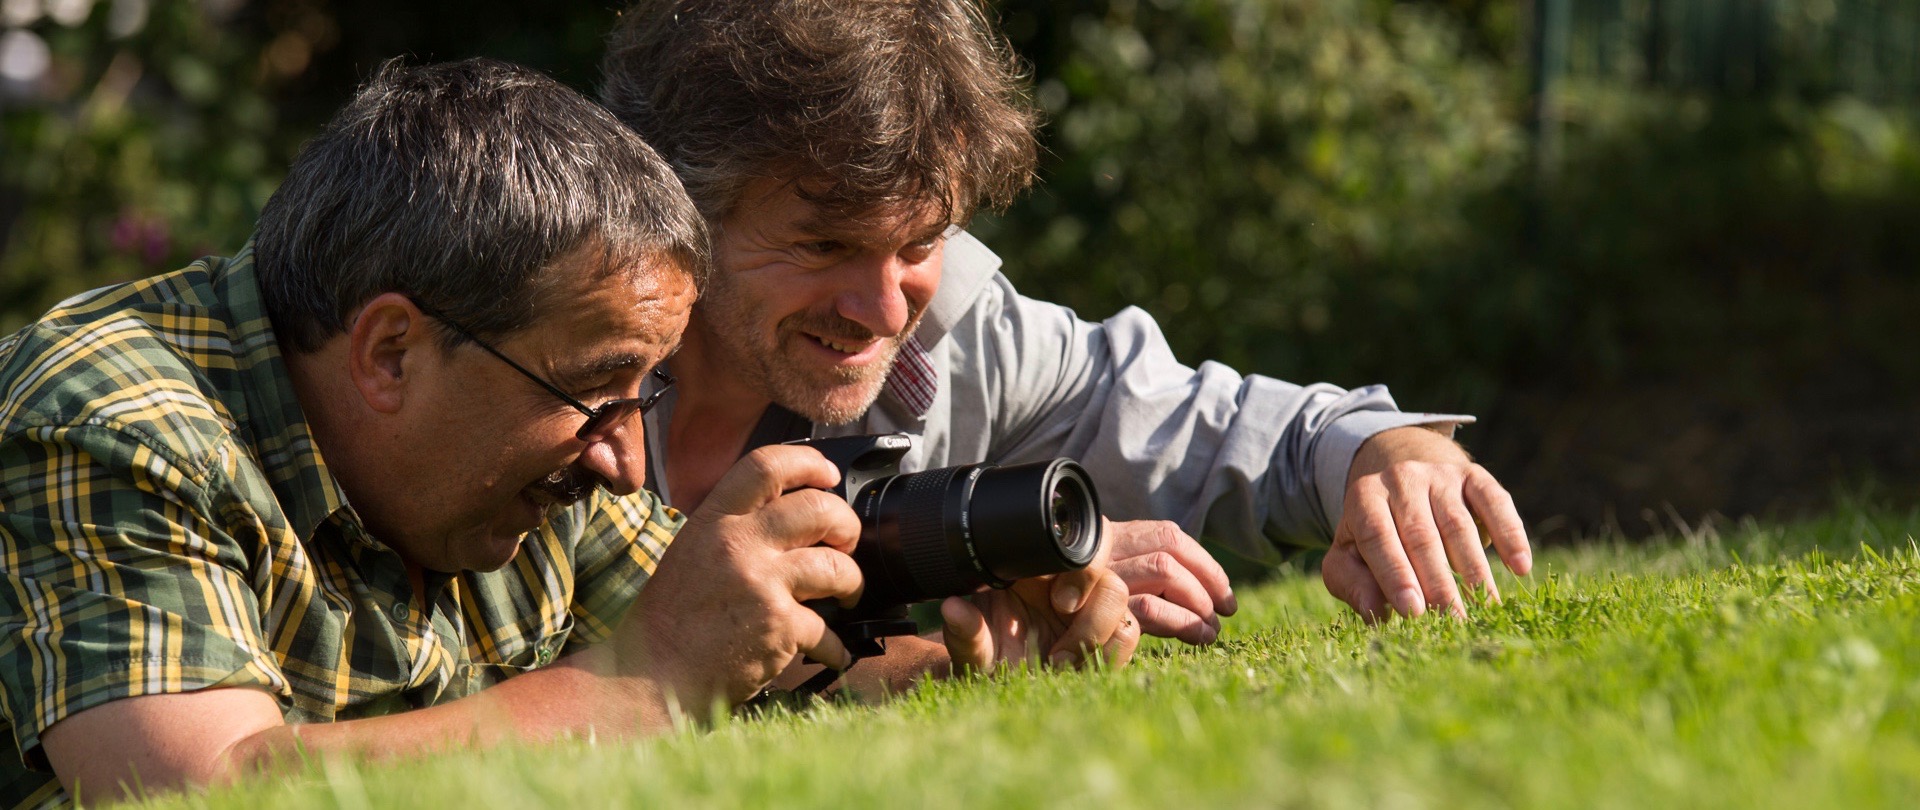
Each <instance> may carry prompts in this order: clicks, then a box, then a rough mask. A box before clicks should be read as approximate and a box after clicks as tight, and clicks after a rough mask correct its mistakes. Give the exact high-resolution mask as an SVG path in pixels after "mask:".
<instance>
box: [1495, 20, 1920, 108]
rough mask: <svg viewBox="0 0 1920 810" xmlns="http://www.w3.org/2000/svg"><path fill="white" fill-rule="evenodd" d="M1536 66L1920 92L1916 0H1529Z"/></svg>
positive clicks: (1745, 85) (1882, 95)
mask: <svg viewBox="0 0 1920 810" xmlns="http://www.w3.org/2000/svg"><path fill="white" fill-rule="evenodd" d="M1532 2H1533V10H1534V15H1535V16H1534V19H1535V20H1537V21H1538V23H1539V24H1538V25H1535V26H1533V28H1532V36H1533V39H1534V43H1533V52H1534V53H1535V54H1536V66H1537V67H1538V68H1544V72H1545V75H1546V76H1547V77H1549V78H1553V77H1558V76H1575V77H1580V76H1588V77H1603V78H1615V79H1624V80H1630V81H1635V82H1640V83H1644V84H1648V85H1655V86H1663V87H1672V88H1678V89H1694V90H1705V91H1710V92H1716V93H1729V94H1750V93H1762V94H1767V93H1791V94H1794V95H1798V96H1802V97H1806V96H1812V97H1824V96H1829V95H1834V94H1838V93H1847V94H1851V95H1855V96H1860V97H1863V98H1868V99H1873V100H1877V101H1883V102H1911V101H1913V100H1914V99H1915V98H1916V97H1920V3H1916V2H1914V0H1532Z"/></svg>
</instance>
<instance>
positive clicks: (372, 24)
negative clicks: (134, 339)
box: [0, 0, 1920, 526]
mask: <svg viewBox="0 0 1920 810" xmlns="http://www.w3.org/2000/svg"><path fill="white" fill-rule="evenodd" d="M61 2H63V3H64V4H65V5H66V6H69V7H72V6H73V4H74V3H81V4H82V5H85V6H87V7H89V8H91V14H90V15H88V16H87V17H86V18H85V19H84V21H83V22H80V23H79V24H76V25H71V26H70V25H67V24H65V23H61V22H56V21H52V20H50V19H39V20H35V21H29V22H27V23H20V22H19V21H6V23H5V24H6V25H11V26H14V27H15V28H17V29H18V30H24V31H29V32H32V33H34V34H35V35H36V36H38V37H40V38H42V39H43V40H44V41H45V42H46V44H47V46H48V50H49V51H50V53H51V62H52V66H51V68H50V69H49V70H48V71H47V72H46V76H44V77H43V78H41V79H39V80H36V81H35V82H33V83H30V84H21V83H18V82H15V83H11V84H0V90H3V91H5V93H6V95H4V96H0V103H4V104H5V105H6V107H5V109H4V116H5V121H4V126H3V127H0V138H3V140H0V149H3V150H4V153H3V155H4V156H3V157H0V330H3V329H9V328H11V327H13V326H17V325H19V324H20V323H23V322H25V321H26V320H27V319H29V318H31V317H32V316H33V315H34V314H35V313H37V312H39V311H41V310H43V309H44V308H45V307H47V306H48V305H50V304H51V303H53V302H54V301H55V300H57V299H58V298H59V297H61V296H64V295H67V294H71V293H73V292H77V291H79V290H83V289H86V288H89V287H92V286H97V285H98V284H101V283H105V282H108V281H112V280H118V279H126V278H132V277H136V276H139V275H143V274H146V273H151V272H158V271H162V270H166V269H170V268H172V267H175V266H178V265H179V264H180V263H182V262H184V261H186V260H188V259H191V258H192V257H194V256H197V255H200V254H203V253H208V252H216V253H217V252H223V251H227V250H231V249H233V248H234V247H235V246H237V245H238V244H239V243H240V242H241V240H243V239H244V238H245V237H246V234H247V232H248V230H249V229H250V225H251V219H252V217H253V216H254V213H255V212H256V211H257V210H258V207H259V206H260V205H261V204H262V203H263V202H264V200H265V198H266V195H267V194H268V193H270V190H271V188H272V187H273V184H274V183H275V182H277V179H278V177H279V176H280V173H281V172H282V170H283V167H284V166H285V164H286V162H287V161H288V160H289V159H290V157H291V155H292V153H293V150H294V148H295V147H296V146H297V144H298V143H299V141H300V140H301V139H302V138H304V137H306V136H307V135H308V134H309V133H311V132H312V131H313V129H314V128H315V127H317V126H318V125H319V124H320V123H321V122H323V121H324V120H325V118H326V117H327V116H328V115H329V114H330V113H331V111H332V110H333V109H334V108H335V107H336V106H337V105H338V104H339V103H340V102H341V101H343V100H344V99H345V97H346V95H347V94H348V93H349V92H350V91H351V88H352V86H353V84H354V83H355V82H357V81H358V80H359V79H360V78H362V77H364V76H365V75H366V74H367V73H368V72H369V71H370V70H371V69H372V68H373V67H374V66H376V65H377V64H378V63H379V62H380V61H382V60H383V59H385V58H388V57H391V56H396V55H407V56H410V57H411V58H414V59H416V60H421V61H432V60H442V59H452V58H459V57H463V56H468V55H473V54H489V55H494V56H500V57H503V58H509V59H514V60H517V61H522V62H525V63H528V64H532V65H534V66H536V67H539V68H541V69H543V70H547V71H549V72H551V73H553V74H555V75H556V76H558V77H560V78H561V79H562V80H564V81H567V82H569V83H572V84H573V85H575V86H576V87H580V88H581V89H583V90H589V91H590V90H591V89H592V84H593V83H594V81H595V79H596V78H597V68H596V67H595V65H596V62H597V58H598V51H599V49H600V43H601V37H602V36H603V34H604V32H605V31H606V30H607V28H608V27H609V26H610V25H611V23H612V20H613V18H614V15H615V10H614V8H613V6H614V5H615V3H614V0H606V2H604V3H597V4H585V5H582V6H579V7H575V8H569V9H565V10H561V9H554V8H547V7H536V6H531V5H529V4H525V3H521V2H518V0H469V1H468V2H453V0H421V1H420V2H413V3H407V4H399V5H396V4H393V3H376V2H372V0H150V3H145V2H141V3H140V4H141V5H143V6H147V5H150V9H149V13H148V14H147V15H146V19H145V23H144V25H142V26H139V27H138V30H137V31H131V32H129V31H126V30H124V29H125V27H126V26H125V25H124V21H122V23H121V24H119V27H118V28H116V23H115V22H114V19H113V17H114V14H115V13H116V10H117V9H119V8H120V7H122V6H123V5H126V4H128V3H136V2H139V0H106V1H105V2H99V3H88V2H87V0H61ZM1536 2H1566V3H1569V4H1570V8H1571V12H1572V13H1571V14H1570V15H1569V19H1570V20H1571V25H1570V30H1569V36H1570V45H1569V48H1568V49H1567V54H1568V61H1567V63H1566V64H1563V65H1556V66H1555V67H1556V70H1555V72H1554V78H1555V82H1554V83H1553V84H1552V85H1551V86H1552V88H1553V95H1552V97H1551V101H1552V103H1551V104H1550V105H1547V106H1546V107H1544V108H1542V109H1546V110H1547V111H1548V112H1549V114H1550V115H1549V118H1547V119H1545V120H1542V121H1539V122H1537V123H1538V124H1539V125H1540V126H1541V128H1542V130H1541V131H1544V132H1548V133H1550V134H1551V135H1553V136H1554V138H1555V141H1554V142H1555V143H1556V144H1557V148H1556V149H1555V150H1552V152H1551V153H1550V154H1547V155H1544V156H1543V155H1541V154H1539V153H1537V152H1536V151H1535V150H1534V148H1533V141H1532V139H1531V138H1530V137H1529V132H1530V131H1531V129H1530V125H1531V124H1533V123H1536V122H1535V121H1534V120H1533V115H1534V110H1535V109H1536V107H1535V105H1534V104H1533V102H1534V99H1532V98H1530V97H1529V88H1530V86H1531V78H1532V74H1531V65H1530V64H1529V62H1528V55H1529V54H1530V53H1532V50H1531V49H1530V47H1529V39H1530V37H1531V36H1532V35H1533V33H1534V32H1533V30H1532V27H1531V14H1530V9H1531V8H1532V7H1533V6H1534V5H1535V4H1536ZM9 5H10V6H14V5H19V4H9ZM29 5H30V4H29ZM998 6H999V10H1000V12H1001V16H1002V20H1003V25H1004V28H1005V30H1006V31H1007V33H1008V35H1009V37H1010V38H1011V39H1012V40H1013V41H1014V44H1015V46H1016V48H1018V49H1019V50H1020V51H1021V53H1022V54H1023V56H1025V57H1026V58H1027V59H1028V60H1030V62H1031V63H1032V65H1033V69H1034V74H1035V85H1034V86H1035V93H1036V97H1037V100H1038V101H1039V102H1040V104H1041V105H1042V106H1043V107H1044V108H1045V110H1046V111H1047V113H1048V116H1049V119H1050V122H1049V125H1048V127H1047V129H1046V131H1045V132H1044V135H1043V137H1044V142H1045V145H1046V147H1047V149H1048V153H1047V155H1046V157H1045V159H1044V160H1043V164H1042V167H1041V178H1042V179H1041V183H1040V185H1039V186H1038V187H1037V188H1036V190H1035V192H1034V193H1033V194H1031V195H1029V196H1028V197H1027V198H1025V199H1023V200H1022V201H1021V202H1019V203H1018V204H1016V205H1015V206H1014V208H1013V209H1012V210H1010V211H1008V212H1006V213H1005V214H1004V215H1001V216H986V217H982V218H981V220H980V221H978V222H977V223H976V230H977V231H978V232H979V233H980V234H981V235H982V236H983V237H984V238H985V239H986V240H987V241H988V242H989V243H990V244H992V245H993V246H994V247H995V248H996V250H998V251H999V252H1000V253H1001V254H1002V255H1003V256H1005V257H1006V258H1007V260H1008V272H1009V274H1011V275H1013V276H1014V278H1015V280H1016V281H1017V282H1018V283H1019V284H1020V285H1021V286H1022V288H1023V289H1024V290H1025V291H1027V292H1028V293H1029V294H1034V295H1038V296H1041V297H1046V298H1052V299H1055V300H1059V301H1062V302H1063V303H1067V304H1070V305H1072V306H1074V307H1075V308H1076V309H1078V310H1079V311H1080V312H1081V314H1082V315H1083V316H1085V317H1090V318H1102V317H1105V316H1107V315H1108V314H1110V313H1112V312H1113V311H1115V310H1117V309H1119V308H1120V307H1122V306H1125V305H1129V304H1137V305H1140V306H1144V307H1146V308H1147V309H1148V310H1150V311H1151V312H1153V313H1154V314H1155V315H1156V316H1157V317H1158V319H1159V321H1160V323H1161V324H1162V326H1163V327H1164V328H1165V330H1166V331H1167V333H1168V336H1169V338H1170V339H1171V340H1172V342H1173V344H1174V346H1175V348H1176V349H1177V350H1178V351H1179V352H1180V353H1181V354H1182V356H1184V357H1187V358H1189V359H1192V360H1196V361H1197V360H1199V359H1201V358H1215V359H1220V360H1223V361H1226V362H1229V363H1230V364H1233V365H1235V366H1236V367H1239V368H1242V369H1243V370H1251V371H1259V372H1262V373H1268V374H1273V375H1276V376H1281V377H1285V378H1289V379H1326V380H1331V381H1333V382H1337V383H1341V384H1347V385H1353V384H1360V383H1368V382H1388V383H1391V384H1392V385H1393V386H1394V389H1395V392H1396V395H1397V397H1398V399H1399V400H1400V402H1401V404H1402V405H1403V406H1404V407H1408V408H1412V409H1425V410H1442V409H1465V410H1469V411H1472V412H1476V413H1479V414H1481V415H1482V416H1484V417H1487V418H1488V421H1489V423H1490V425H1489V426H1488V427H1486V428H1482V429H1476V431H1475V432H1473V433H1470V434H1468V438H1469V439H1470V440H1471V441H1472V442H1473V443H1474V444H1475V446H1476V449H1477V450H1478V451H1479V452H1480V453H1481V455H1482V458H1483V459H1485V460H1486V461H1487V463H1488V464H1489V465H1490V466H1492V467H1494V469H1495V470H1496V472H1499V473H1501V474H1502V475H1503V477H1504V478H1505V479H1506V480H1508V481H1510V482H1513V483H1514V488H1515V490H1516V492H1517V493H1518V495H1519V497H1520V500H1521V501H1522V503H1523V505H1525V506H1527V507H1528V509H1529V510H1530V511H1531V513H1532V514H1533V515H1535V516H1539V517H1544V516H1546V515H1551V514H1561V513H1564V514H1568V515H1572V516H1574V518H1575V519H1574V522H1573V525H1576V526H1579V525H1591V524H1593V523H1594V522H1596V521H1604V520H1611V519H1613V518H1614V517H1615V516H1614V515H1613V514H1612V513H1610V512H1609V511H1608V510H1609V509H1612V508H1614V507H1616V506H1620V507H1623V508H1625V509H1626V510H1628V514H1632V512H1633V510H1635V509H1638V508H1640V507H1644V506H1657V505H1659V504H1661V503H1663V502H1672V503H1675V504H1678V505H1679V506H1680V507H1681V511H1685V512H1689V513H1692V512H1697V511H1699V510H1704V509H1722V510H1727V511H1734V512H1741V511H1750V510H1754V509H1760V508H1763V507H1766V506H1768V505H1769V504H1777V503H1789V504H1804V503H1809V502H1813V501H1819V500H1823V499H1824V498H1825V497H1826V495H1827V493H1828V492H1829V489H1828V486H1827V484H1826V481H1828V480H1829V479H1832V478H1834V477H1840V478H1847V477H1849V476H1857V475H1859V474H1860V473H1862V472H1863V471H1865V472H1871V473H1872V474H1874V475H1877V476H1879V477H1881V478H1883V479H1885V480H1888V481H1893V482H1905V481H1909V480H1910V481H1913V482H1916V483H1920V449H1907V448H1909V447H1910V446H1911V447H1917V448H1920V444H1915V443H1912V442H1910V441H1903V439H1904V438H1905V437H1906V436H1908V435H1909V434H1910V433H1911V430H1910V428H1909V427H1908V426H1907V425H1906V421H1907V418H1906V416H1905V415H1906V414H1910V413H1912V412H1913V408H1914V407H1915V406H1920V360H1916V359H1915V358H1913V357H1912V356H1910V353H1909V352H1907V351H1906V350H1905V346H1906V345H1907V342H1906V341H1904V340H1901V339H1900V338H1899V336H1900V335H1901V334H1902V330H1903V329H1904V318H1905V316H1906V313H1907V312H1909V311H1911V310H1913V309H1914V308H1915V307H1916V305H1920V271H1917V270H1916V268H1920V229H1916V228H1914V227H1912V225H1911V223H1913V222H1916V221H1920V152H1917V151H1916V150H1917V149H1920V132H1917V131H1916V129H1915V127H1916V119H1915V118H1914V116H1913V114H1912V107H1911V102H1912V100H1913V99H1912V95H1913V93H1915V92H1916V91H1920V90H1917V89H1920V11H1913V10H1910V9H1907V8H1906V7H1905V6H1903V5H1901V4H1889V3H1885V2H1879V1H1878V0H1781V1H1780V2H1772V3H1764V4H1760V3H1745V4H1725V3H1716V2H1713V0H1400V1H1399V2H1394V1H1393V0H1074V2H1064V3H1061V2H1055V3H1042V2H1038V0H1006V2H1002V3H999V4H998ZM1736 6H1737V8H1736ZM45 7H46V8H48V9H52V8H53V7H54V2H53V1H52V0H48V1H47V2H46V4H45ZM453 22H457V23H458V24H457V25H455V24H450V23H453Z"/></svg>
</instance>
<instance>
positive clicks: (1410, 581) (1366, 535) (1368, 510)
mask: <svg viewBox="0 0 1920 810" xmlns="http://www.w3.org/2000/svg"><path fill="white" fill-rule="evenodd" d="M1340 522H1341V526H1342V528H1343V530H1344V531H1348V532H1351V536H1352V542H1353V545H1354V546H1355V547H1356V548H1357V549H1358V550H1359V552H1360V558H1361V560H1362V561H1364V562H1365V563H1366V566H1367V573H1368V574H1369V575H1370V576H1372V577H1373V581H1374V582H1375V583H1377V584H1378V585H1379V586H1380V592H1381V593H1383V594H1385V595H1386V597H1387V602H1388V604H1391V605H1393V609H1394V611H1395V612H1397V613H1399V614H1401V615H1403V616H1418V615H1420V614H1421V613H1424V612H1426V596H1425V595H1424V593H1423V592H1422V591H1421V590H1420V580H1419V578H1418V577H1416V576H1415V575H1414V573H1413V564H1412V563H1411V562H1408V561H1407V552H1406V549H1404V548H1402V547H1401V545H1400V530H1399V529H1398V528H1397V527H1396V526H1395V525H1394V520H1393V509H1392V508H1390V507H1388V506H1387V494H1386V485H1385V484H1383V483H1381V482H1380V479H1379V478H1378V477H1377V476H1369V477H1367V478H1362V479H1360V480H1359V481H1357V482H1355V483H1354V486H1353V488H1352V490H1351V492H1350V494H1349V496H1348V503H1347V510H1346V512H1345V513H1344V514H1343V515H1342V517H1341V521H1340ZM1339 539H1340V538H1338V537H1336V538H1335V544H1336V545H1337V544H1338V543H1339Z"/></svg>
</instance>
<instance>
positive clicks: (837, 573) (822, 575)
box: [776, 546, 864, 607]
mask: <svg viewBox="0 0 1920 810" xmlns="http://www.w3.org/2000/svg"><path fill="white" fill-rule="evenodd" d="M780 565H781V568H780V570H779V573H777V574H776V576H779V577H780V578H781V579H782V581H784V582H786V584H787V590H788V591H789V592H791V593H792V594H793V598H794V601H797V602H805V601H807V600H809V599H836V600H839V602H840V604H841V605H843V606H846V607H852V606H853V605H854V603H856V602H858V601H860V593H861V590H862V588H863V587H864V581H863V580H862V578H861V576H860V566H859V565H858V564H856V563H855V562H854V561H853V558H852V557H849V556H847V555H846V554H844V553H841V552H839V551H835V550H833V549H831V548H827V547H825V546H811V547H808V548H801V549H794V550H793V551H789V552H787V553H785V554H782V555H780Z"/></svg>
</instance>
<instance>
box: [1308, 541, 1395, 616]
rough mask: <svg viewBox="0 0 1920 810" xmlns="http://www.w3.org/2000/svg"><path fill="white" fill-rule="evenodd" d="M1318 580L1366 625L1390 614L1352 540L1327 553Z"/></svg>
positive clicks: (1384, 595) (1390, 608)
mask: <svg viewBox="0 0 1920 810" xmlns="http://www.w3.org/2000/svg"><path fill="white" fill-rule="evenodd" d="M1320 579H1321V581H1322V582H1325V583H1326V585H1327V592H1328V593H1331V594H1333V596H1334V598H1336V599H1339V600H1340V601H1342V602H1345V603H1347V606H1348V607H1350V608H1353V612H1355V613H1358V614H1360V618H1362V619H1365V620H1366V622H1367V623H1368V624H1377V623H1379V622H1382V621H1385V620H1386V619H1387V617H1389V616H1392V615H1393V608H1392V607H1391V606H1390V605H1388V604H1387V595H1386V594H1385V593H1382V592H1381V591H1380V583H1378V582H1375V581H1374V579H1373V572H1372V571H1369V570H1367V561H1366V560H1364V559H1361V557H1360V550H1359V549H1357V548H1354V546H1353V544H1352V543H1346V544H1342V545H1337V546H1334V547H1333V548H1332V549H1331V550H1329V551H1328V552H1327V556H1326V559H1324V560H1321V561H1320Z"/></svg>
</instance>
